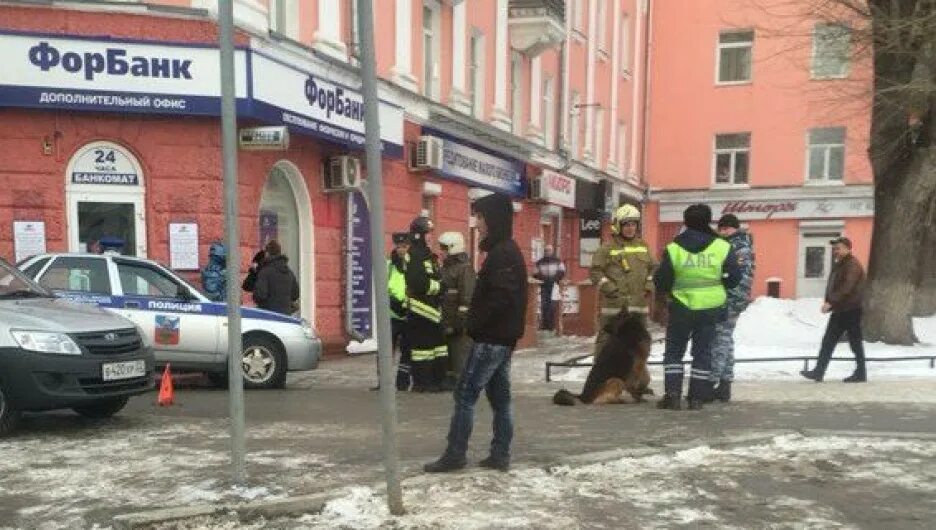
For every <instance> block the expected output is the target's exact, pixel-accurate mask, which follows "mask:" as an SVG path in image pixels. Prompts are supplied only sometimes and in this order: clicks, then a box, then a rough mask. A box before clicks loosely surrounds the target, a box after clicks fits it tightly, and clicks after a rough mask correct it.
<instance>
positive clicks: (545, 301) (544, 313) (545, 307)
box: [540, 282, 555, 331]
mask: <svg viewBox="0 0 936 530" xmlns="http://www.w3.org/2000/svg"><path fill="white" fill-rule="evenodd" d="M552 292H553V283H552V282H543V285H541V286H540V317H541V323H540V329H548V330H549V331H552V329H553V327H554V326H555V323H554V322H553V321H554V320H555V318H554V317H555V315H554V314H553V299H552Z"/></svg>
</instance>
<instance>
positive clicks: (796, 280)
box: [654, 185, 874, 298]
mask: <svg viewBox="0 0 936 530" xmlns="http://www.w3.org/2000/svg"><path fill="white" fill-rule="evenodd" d="M712 195H714V194H707V196H708V198H705V197H702V196H701V194H698V193H696V192H671V193H665V192H660V193H657V194H656V195H655V196H654V199H655V201H657V202H658V207H659V221H660V223H661V224H660V229H659V231H658V237H657V241H656V249H657V251H658V252H661V253H662V251H663V248H664V247H665V245H666V244H667V243H668V242H669V241H672V239H673V237H675V236H676V234H678V233H679V231H680V230H681V228H682V212H683V210H685V208H686V207H687V206H689V205H690V204H693V203H696V202H703V203H705V204H708V205H709V206H711V208H712V214H713V217H714V219H715V220H716V221H717V219H718V218H719V217H721V216H722V215H724V214H728V213H731V214H734V215H736V216H737V217H738V219H740V220H741V222H742V226H743V227H745V228H746V229H747V230H749V231H750V232H751V234H752V236H753V238H754V248H755V254H756V257H757V272H756V275H755V278H754V296H765V295H768V294H769V295H771V296H778V297H782V298H817V297H822V296H823V294H824V293H825V287H826V281H827V280H828V277H829V270H830V268H831V265H832V255H831V251H830V248H829V240H830V239H832V238H834V237H838V236H847V237H849V238H850V239H851V240H852V242H853V244H854V252H855V254H856V255H857V256H858V258H859V259H860V260H861V261H862V263H865V264H867V259H868V255H869V253H870V248H871V229H872V226H873V216H874V199H873V195H872V189H871V186H855V185H852V186H841V187H839V188H837V189H833V190H830V189H828V188H826V189H815V190H813V189H804V188H795V189H784V188H772V189H765V190H762V191H760V192H759V196H760V198H757V199H748V198H725V197H713V196H712Z"/></svg>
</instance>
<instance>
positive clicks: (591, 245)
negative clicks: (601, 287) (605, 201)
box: [579, 210, 601, 267]
mask: <svg viewBox="0 0 936 530" xmlns="http://www.w3.org/2000/svg"><path fill="white" fill-rule="evenodd" d="M600 246H601V212H599V211H598V210H585V211H583V212H582V213H581V215H580V216H579V265H580V266H582V267H591V264H592V256H594V255H595V252H597V251H598V247H600Z"/></svg>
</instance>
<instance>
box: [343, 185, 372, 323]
mask: <svg viewBox="0 0 936 530" xmlns="http://www.w3.org/2000/svg"><path fill="white" fill-rule="evenodd" d="M347 206H348V207H347V215H348V225H347V249H348V252H347V262H346V267H347V275H346V276H345V278H346V279H345V285H346V298H345V327H346V328H347V331H348V334H349V335H351V336H352V337H353V338H354V339H355V340H358V341H364V340H367V339H370V338H372V337H373V336H374V331H373V322H374V318H373V314H374V313H373V309H374V292H373V284H372V272H373V271H372V269H371V250H370V235H371V233H370V232H371V230H370V217H369V214H368V209H367V201H366V200H365V198H364V194H363V193H361V192H352V193H348V204H347Z"/></svg>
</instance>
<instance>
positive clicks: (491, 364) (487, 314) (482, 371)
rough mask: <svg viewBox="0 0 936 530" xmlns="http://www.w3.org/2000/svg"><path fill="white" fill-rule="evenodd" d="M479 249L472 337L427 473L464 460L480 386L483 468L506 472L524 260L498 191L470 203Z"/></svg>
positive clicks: (505, 201)
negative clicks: (486, 436) (485, 431)
mask: <svg viewBox="0 0 936 530" xmlns="http://www.w3.org/2000/svg"><path fill="white" fill-rule="evenodd" d="M473 210H474V212H475V215H476V221H477V227H478V232H479V234H480V236H481V238H482V239H481V245H480V248H481V250H482V251H484V252H486V253H487V256H486V257H485V260H484V263H483V264H482V265H481V270H480V271H479V272H478V282H477V284H476V285H475V290H474V294H473V295H472V297H471V307H470V308H469V310H468V335H469V336H471V338H472V339H473V340H474V345H472V347H471V353H470V354H469V355H468V362H467V363H466V364H465V369H464V370H463V371H462V374H461V379H460V380H459V382H458V388H457V389H456V391H455V410H454V412H453V413H452V421H451V423H450V425H449V432H448V444H447V446H446V448H445V452H444V453H443V454H442V456H441V457H440V458H439V459H438V460H436V461H435V462H432V463H430V464H426V465H425V466H424V468H423V469H424V470H425V471H426V472H427V473H441V472H446V471H455V470H458V469H462V468H464V467H465V465H466V463H467V453H468V439H469V438H471V431H472V429H473V428H474V407H475V404H476V403H477V402H478V398H479V397H480V396H481V392H482V391H484V392H485V393H486V394H487V397H488V401H490V403H491V409H493V411H494V439H493V440H492V442H491V452H490V455H489V456H488V457H487V458H485V459H484V460H482V461H481V462H479V465H480V466H482V467H486V468H490V469H497V470H500V471H507V470H508V469H509V467H510V443H511V441H512V440H513V417H512V411H511V402H510V358H511V355H512V354H513V349H514V347H516V345H517V341H518V340H519V339H520V337H522V336H523V328H524V320H525V317H526V304H527V275H526V262H525V261H524V259H523V254H521V253H520V247H518V246H517V243H516V241H514V240H513V204H512V203H511V201H510V198H508V197H507V196H506V195H501V194H498V193H495V194H491V195H488V196H486V197H482V198H481V199H478V201H476V202H475V203H474V205H473Z"/></svg>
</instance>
